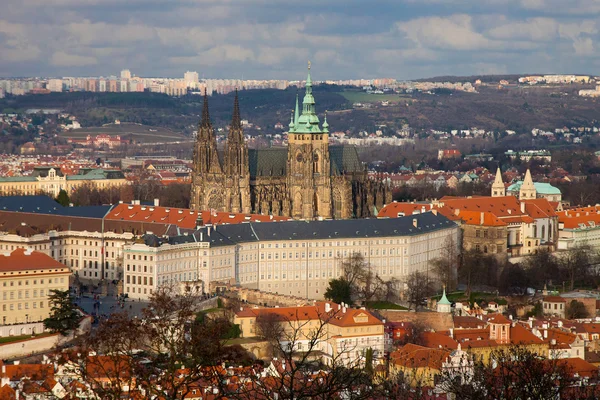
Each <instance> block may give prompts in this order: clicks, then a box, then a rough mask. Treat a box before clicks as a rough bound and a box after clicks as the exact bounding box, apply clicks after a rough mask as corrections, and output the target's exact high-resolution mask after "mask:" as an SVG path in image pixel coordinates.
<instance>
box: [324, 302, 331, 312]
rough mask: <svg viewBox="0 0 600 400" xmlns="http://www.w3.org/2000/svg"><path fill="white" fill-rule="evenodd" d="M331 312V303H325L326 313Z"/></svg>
mask: <svg viewBox="0 0 600 400" xmlns="http://www.w3.org/2000/svg"><path fill="white" fill-rule="evenodd" d="M330 311H331V305H330V304H329V303H325V312H327V313H328V312H330Z"/></svg>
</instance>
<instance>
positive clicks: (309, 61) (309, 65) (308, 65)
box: [308, 60, 310, 71]
mask: <svg viewBox="0 0 600 400" xmlns="http://www.w3.org/2000/svg"><path fill="white" fill-rule="evenodd" d="M308 70H309V71H310V60H308Z"/></svg>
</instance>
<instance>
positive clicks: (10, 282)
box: [2, 277, 65, 287]
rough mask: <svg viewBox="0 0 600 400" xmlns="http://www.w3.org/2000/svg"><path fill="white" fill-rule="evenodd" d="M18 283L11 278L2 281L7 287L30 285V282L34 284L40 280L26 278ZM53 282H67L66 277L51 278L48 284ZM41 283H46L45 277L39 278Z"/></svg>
mask: <svg viewBox="0 0 600 400" xmlns="http://www.w3.org/2000/svg"><path fill="white" fill-rule="evenodd" d="M16 282H17V285H15V281H14V280H11V281H6V280H5V281H3V282H2V286H3V287H7V286H29V283H31V284H33V285H37V284H38V280H37V279H32V280H31V281H30V280H28V279H26V280H21V279H19V280H17V281H16ZM52 282H54V283H65V278H64V277H62V278H49V279H48V284H52ZM39 283H40V285H44V284H45V280H44V279H40V280H39Z"/></svg>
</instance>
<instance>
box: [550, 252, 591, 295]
mask: <svg viewBox="0 0 600 400" xmlns="http://www.w3.org/2000/svg"><path fill="white" fill-rule="evenodd" d="M560 256H561V257H560V258H559V259H558V263H559V268H560V269H561V270H562V271H563V273H564V276H565V278H567V280H568V281H569V290H573V289H574V288H575V283H576V282H577V281H580V282H581V281H583V282H585V281H586V277H587V275H588V273H589V269H590V265H591V264H592V257H593V255H592V250H591V248H590V246H588V245H580V246H575V247H573V248H571V249H569V250H567V251H566V252H564V253H561V254H560Z"/></svg>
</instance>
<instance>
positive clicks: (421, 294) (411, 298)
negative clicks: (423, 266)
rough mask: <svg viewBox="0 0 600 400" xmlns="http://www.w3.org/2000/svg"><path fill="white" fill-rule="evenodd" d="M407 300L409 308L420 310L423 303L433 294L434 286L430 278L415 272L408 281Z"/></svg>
mask: <svg viewBox="0 0 600 400" xmlns="http://www.w3.org/2000/svg"><path fill="white" fill-rule="evenodd" d="M405 294H406V300H407V301H408V306H409V308H410V307H411V306H414V307H415V310H416V309H418V308H419V306H420V305H421V302H422V301H423V300H424V299H426V298H427V297H429V296H431V295H432V294H433V284H432V282H431V280H430V279H429V276H428V275H427V274H425V273H423V272H418V271H415V272H413V273H412V274H410V275H409V276H408V279H407V280H406V290H405Z"/></svg>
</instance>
